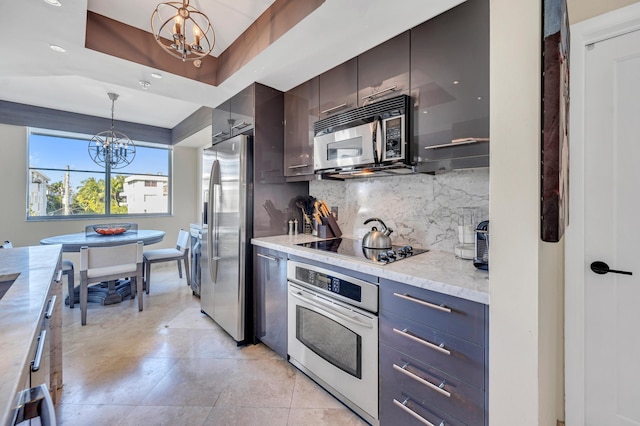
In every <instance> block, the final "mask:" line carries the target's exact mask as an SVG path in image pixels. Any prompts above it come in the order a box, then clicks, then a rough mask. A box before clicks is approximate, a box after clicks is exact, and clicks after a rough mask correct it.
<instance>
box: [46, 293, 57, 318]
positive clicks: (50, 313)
mask: <svg viewBox="0 0 640 426" xmlns="http://www.w3.org/2000/svg"><path fill="white" fill-rule="evenodd" d="M56 298H57V297H56V295H55V294H54V295H53V296H52V297H51V299H49V304H48V305H47V311H46V312H45V314H44V317H45V318H46V319H51V317H52V316H53V309H54V308H55V306H56Z"/></svg>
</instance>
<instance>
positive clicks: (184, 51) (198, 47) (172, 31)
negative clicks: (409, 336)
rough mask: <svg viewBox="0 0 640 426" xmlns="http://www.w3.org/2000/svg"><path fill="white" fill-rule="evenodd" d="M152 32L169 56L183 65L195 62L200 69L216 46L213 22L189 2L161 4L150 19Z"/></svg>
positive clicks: (186, 0) (184, 0) (187, 0)
mask: <svg viewBox="0 0 640 426" xmlns="http://www.w3.org/2000/svg"><path fill="white" fill-rule="evenodd" d="M151 29H152V31H153V35H154V37H155V39H156V41H157V42H158V44H159V45H160V46H161V47H162V48H163V49H164V50H165V51H166V52H167V53H169V54H170V55H171V56H173V57H176V58H179V59H182V61H183V62H186V61H194V65H196V66H197V67H199V65H197V64H200V63H201V60H202V59H203V58H204V57H205V56H207V55H208V54H209V53H211V51H212V50H213V46H214V45H215V42H216V39H215V33H214V31H213V27H212V26H211V21H209V18H207V16H206V15H205V14H204V13H202V12H200V11H199V10H198V9H196V8H195V7H193V6H190V5H189V0H183V1H182V2H166V3H160V4H158V6H156V9H155V10H154V11H153V14H152V15H151ZM189 37H191V38H189Z"/></svg>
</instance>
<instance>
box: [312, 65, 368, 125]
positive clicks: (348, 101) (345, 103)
mask: <svg viewBox="0 0 640 426" xmlns="http://www.w3.org/2000/svg"><path fill="white" fill-rule="evenodd" d="M318 78H319V88H320V118H325V117H328V116H330V115H333V114H336V113H339V112H344V111H347V110H349V109H352V108H355V107H357V106H358V99H357V96H358V58H357V57H356V58H353V59H350V60H348V61H347V62H344V63H343V64H340V65H338V66H337V67H335V68H332V69H330V70H329V71H327V72H325V73H322V74H320V76H319V77H318Z"/></svg>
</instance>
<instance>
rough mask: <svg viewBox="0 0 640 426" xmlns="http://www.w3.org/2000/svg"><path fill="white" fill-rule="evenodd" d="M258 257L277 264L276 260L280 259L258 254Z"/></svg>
mask: <svg viewBox="0 0 640 426" xmlns="http://www.w3.org/2000/svg"><path fill="white" fill-rule="evenodd" d="M258 257H261V258H263V259H267V260H270V261H272V262H277V261H278V260H280V259H278V258H277V257H273V256H268V255H266V254H262V253H258Z"/></svg>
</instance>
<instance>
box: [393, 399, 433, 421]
mask: <svg viewBox="0 0 640 426" xmlns="http://www.w3.org/2000/svg"><path fill="white" fill-rule="evenodd" d="M409 399H410V398H407V399H405V400H404V401H403V402H400V401H398V400H397V399H395V398H393V403H394V404H395V405H397V406H398V407H400V409H402V410H403V411H404V412H406V413H407V414H409V415H410V416H411V417H413V418H414V419H416V420H417V421H419V422H420V423H422V424H425V425H427V426H436V425H435V424H433V423H431V422H430V421H429V420H427V419H425V418H424V417H422V416H421V415H420V414H418V413H416V412H415V411H413V410H412V409H411V408H409V407H407V405H406V404H407V402H408V401H409ZM438 426H445V424H444V420H442V421H440V424H439V425H438Z"/></svg>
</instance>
